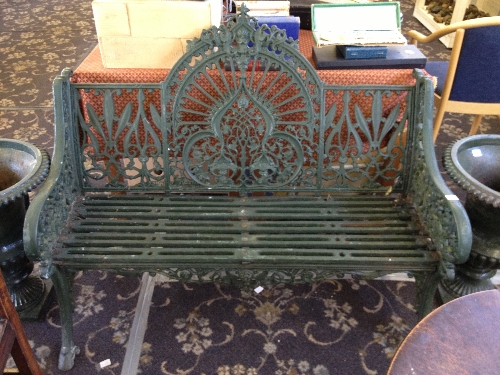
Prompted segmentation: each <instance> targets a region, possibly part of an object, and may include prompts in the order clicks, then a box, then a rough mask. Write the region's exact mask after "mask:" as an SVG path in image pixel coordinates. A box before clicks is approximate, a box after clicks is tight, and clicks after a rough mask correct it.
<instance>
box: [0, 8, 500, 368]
mask: <svg viewBox="0 0 500 375" xmlns="http://www.w3.org/2000/svg"><path fill="white" fill-rule="evenodd" d="M401 7H402V11H403V13H404V18H403V33H406V32H407V31H408V30H410V29H418V30H420V31H422V32H425V33H427V31H426V30H425V28H424V27H423V26H422V25H421V24H420V23H419V22H418V21H417V20H415V19H414V18H413V17H412V11H413V7H414V4H413V2H411V0H404V1H402V2H401ZM96 43H97V38H96V35H95V28H94V23H93V18H92V8H91V1H90V0H83V1H77V2H68V1H63V0H44V1H41V0H0V137H1V138H14V139H20V140H24V141H28V142H31V143H34V144H36V145H38V146H40V147H43V148H46V149H48V150H49V151H50V150H51V149H52V143H53V129H52V126H53V125H52V123H53V110H52V94H51V81H52V79H53V78H54V76H55V75H56V74H58V73H59V72H60V71H61V70H62V69H63V68H64V67H73V68H74V67H76V66H77V65H78V62H79V61H81V60H82V59H83V57H85V55H86V54H87V53H88V52H89V51H90V50H91V48H93V47H94V46H95V45H96ZM422 51H423V52H424V53H425V54H426V55H427V57H428V59H430V60H444V59H448V58H449V54H450V51H449V50H447V49H446V48H445V47H444V46H443V45H442V44H441V43H440V42H433V43H431V44H429V45H426V46H422ZM470 123H471V118H470V116H463V115H447V117H446V118H445V121H444V125H443V126H442V131H441V133H440V136H439V138H438V140H437V143H436V152H437V155H438V160H439V159H440V156H441V153H442V149H443V147H444V146H446V145H448V144H449V143H450V142H452V141H453V140H456V139H459V138H462V137H464V136H466V135H467V133H468V131H469V126H470ZM480 132H481V133H500V124H499V123H498V119H497V118H494V117H489V118H486V119H485V120H484V121H483V123H482V125H481V129H480ZM445 177H446V176H445ZM449 184H450V187H451V188H452V189H453V190H454V191H455V192H456V193H457V194H460V190H459V189H457V187H456V186H455V185H453V184H452V183H451V182H449ZM139 290H140V279H139V278H138V277H122V276H116V275H114V274H106V273H102V272H88V273H86V274H78V275H77V279H76V283H75V298H76V304H75V312H74V319H75V341H76V342H77V344H78V345H79V346H80V348H81V354H80V355H79V356H78V357H77V359H76V364H75V367H74V369H73V370H72V371H71V372H70V374H74V375H77V374H78V375H87V374H95V373H102V374H110V375H111V374H119V373H120V371H121V365H122V362H123V358H124V353H125V346H126V343H127V340H128V335H129V331H130V326H131V324H132V320H133V317H134V310H135V305H136V303H137V298H138V294H139ZM414 300H415V287H414V283H413V282H412V281H410V280H406V281H381V280H376V281H369V282H365V281H356V280H332V281H328V282H323V283H319V284H316V285H312V286H293V287H290V286H281V287H276V288H273V289H265V290H264V291H263V292H262V293H260V294H256V293H248V292H245V291H241V290H239V289H237V288H234V287H227V286H221V287H218V286H215V285H201V286H199V285H184V284H179V283H161V284H159V285H157V287H156V289H155V292H154V295H153V304H152V306H151V311H150V317H149V323H148V330H147V332H146V337H145V340H144V344H143V347H142V356H141V359H140V373H141V374H148V375H149V374H151V375H155V374H193V375H201V374H205V375H215V374H217V375H256V374H259V375H285V374H290V375H306V374H307V375H334V374H339V375H340V374H342V375H348V374H353V375H358V374H369V375H374V374H385V372H386V371H387V368H388V366H389V363H390V361H391V357H392V355H393V354H394V352H395V350H396V349H397V347H398V345H399V343H400V342H401V341H402V340H403V339H404V337H405V336H406V335H407V334H408V332H409V331H410V330H411V328H412V327H413V326H414V325H415V324H416V322H417V320H416V315H415V309H414V305H413V304H414ZM25 329H26V332H27V335H28V337H29V339H30V341H31V343H32V345H33V347H34V351H35V354H36V357H37V359H38V360H39V362H40V364H41V366H42V368H43V369H44V373H46V374H60V373H61V372H60V371H58V370H57V358H58V352H59V346H60V337H59V336H60V327H59V310H58V306H57V303H56V301H55V298H54V299H53V301H52V304H51V305H50V306H48V308H47V311H46V313H45V314H44V316H43V319H42V320H41V321H39V322H31V323H25ZM106 359H109V360H110V362H111V365H110V366H107V367H105V368H103V369H101V368H100V366H99V363H100V362H101V361H104V360H106Z"/></svg>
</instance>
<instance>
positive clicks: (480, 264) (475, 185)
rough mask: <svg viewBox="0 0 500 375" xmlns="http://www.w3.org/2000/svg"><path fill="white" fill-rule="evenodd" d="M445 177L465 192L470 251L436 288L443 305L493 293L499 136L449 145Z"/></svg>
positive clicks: (498, 262)
mask: <svg viewBox="0 0 500 375" xmlns="http://www.w3.org/2000/svg"><path fill="white" fill-rule="evenodd" d="M444 167H445V169H446V171H447V173H448V174H449V175H450V177H451V178H453V180H454V181H455V182H457V184H458V185H460V187H462V188H463V189H465V190H466V191H467V197H466V200H465V210H466V211H467V214H468V215H469V219H470V222H471V226H472V234H473V240H472V250H471V254H470V256H469V258H468V259H467V261H466V262H465V263H464V264H461V265H459V266H457V269H456V277H455V279H454V280H453V281H445V282H442V283H441V285H440V288H439V289H440V294H441V297H442V298H443V301H444V302H447V301H449V300H451V299H454V298H457V297H461V296H464V295H467V294H471V293H474V292H479V291H483V290H488V289H494V288H495V287H494V286H493V284H492V282H491V280H490V279H491V277H493V276H494V275H495V273H496V271H497V269H498V268H500V135H474V136H470V137H466V138H463V139H461V140H459V141H457V142H456V143H454V144H452V145H450V146H449V147H448V148H447V149H446V151H445V155H444Z"/></svg>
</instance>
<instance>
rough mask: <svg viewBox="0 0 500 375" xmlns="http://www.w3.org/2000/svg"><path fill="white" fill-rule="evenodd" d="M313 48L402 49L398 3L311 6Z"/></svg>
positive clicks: (403, 42)
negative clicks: (370, 46)
mask: <svg viewBox="0 0 500 375" xmlns="http://www.w3.org/2000/svg"><path fill="white" fill-rule="evenodd" d="M311 20H312V32H313V37H314V41H315V42H316V46H318V47H321V46H326V45H332V44H335V45H365V46H366V45H404V44H406V43H407V42H406V38H405V37H404V36H403V34H401V31H400V30H401V11H400V8H399V3H398V2H374V3H355V4H353V3H345V4H313V5H312V6H311Z"/></svg>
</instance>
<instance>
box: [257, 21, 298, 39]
mask: <svg viewBox="0 0 500 375" xmlns="http://www.w3.org/2000/svg"><path fill="white" fill-rule="evenodd" d="M255 18H256V19H257V22H258V23H259V25H261V26H262V25H264V24H266V25H267V26H269V27H271V26H273V25H275V26H276V27H277V28H278V29H282V30H285V31H286V36H287V37H291V38H293V39H295V40H297V39H299V29H300V18H299V17H294V16H256V17H255Z"/></svg>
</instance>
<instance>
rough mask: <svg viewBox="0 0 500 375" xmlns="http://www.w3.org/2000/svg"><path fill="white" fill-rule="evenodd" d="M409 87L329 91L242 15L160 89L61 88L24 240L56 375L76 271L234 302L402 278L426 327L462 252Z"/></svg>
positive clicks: (68, 362) (426, 116)
mask: <svg viewBox="0 0 500 375" xmlns="http://www.w3.org/2000/svg"><path fill="white" fill-rule="evenodd" d="M255 61H259V64H255V63H253V62H255ZM414 77H415V83H414V84H413V85H398V86H336V85H327V84H325V83H324V82H322V81H321V80H320V79H319V77H318V75H317V74H316V71H315V70H314V68H313V67H312V66H311V65H310V63H309V62H308V61H307V60H306V59H305V58H304V57H303V56H302V55H301V54H300V53H299V52H298V50H297V42H295V41H293V40H291V39H287V38H286V35H285V34H284V32H282V31H280V30H277V29H275V28H269V27H267V26H265V25H264V26H259V25H257V24H256V22H255V20H254V19H252V18H251V17H248V16H247V14H246V10H245V9H244V8H243V9H241V11H240V13H238V14H237V15H236V16H235V17H234V18H233V19H231V20H230V21H229V23H228V25H227V26H221V27H220V28H212V29H210V30H205V31H204V32H203V33H202V35H201V37H200V38H199V39H195V40H194V41H192V42H191V43H190V44H189V49H188V51H187V52H186V54H185V55H184V56H183V57H182V58H181V59H180V60H179V61H178V63H177V64H176V65H175V66H174V68H173V69H172V70H171V71H170V73H169V75H168V77H167V78H166V80H165V81H164V82H161V83H158V84H151V83H148V84H145V83H137V84H125V83H124V84H119V83H103V84H91V83H88V84H86V83H85V84H84V83H72V82H71V71H70V70H65V71H64V72H63V73H62V74H61V75H60V76H58V77H57V78H56V79H55V81H54V102H55V107H54V108H55V125H56V127H55V147H54V155H53V160H52V167H51V170H50V174H49V177H48V179H47V181H46V183H45V184H44V185H43V186H42V187H41V188H40V190H39V191H38V193H37V195H36V196H35V199H34V200H33V202H32V203H31V205H30V208H29V210H28V213H27V215H26V222H25V236H24V243H25V250H26V253H27V255H28V256H29V257H30V259H32V260H35V261H39V262H40V272H41V274H42V276H43V277H46V278H49V277H50V278H51V279H52V280H53V282H54V286H55V290H56V292H57V297H58V301H59V305H60V312H61V325H62V348H61V354H60V359H59V367H60V368H61V369H64V370H68V369H70V368H71V367H72V366H73V363H74V356H75V354H76V353H77V352H78V348H77V346H76V345H75V343H74V342H73V321H72V312H73V296H72V282H73V278H74V273H75V272H77V271H80V270H84V271H85V270H92V269H99V270H105V271H106V270H109V271H113V272H118V273H123V274H141V273H144V272H149V273H152V274H156V273H160V274H164V275H167V276H168V277H170V278H172V279H177V280H180V281H183V282H187V281H198V282H218V283H228V282H231V283H235V284H236V285H239V286H241V287H243V288H250V287H252V286H256V285H264V284H267V285H272V284H276V283H282V282H285V283H303V282H315V281H319V280H323V279H325V278H329V277H334V276H341V275H343V274H351V275H353V276H354V277H359V278H362V277H365V278H369V277H377V276H381V275H384V274H389V273H393V272H407V273H409V274H411V275H413V276H415V279H416V283H417V301H416V306H417V311H418V315H419V317H423V316H425V315H426V314H427V313H428V312H429V311H430V310H431V309H432V300H433V295H434V293H435V291H436V288H437V285H438V283H439V281H440V280H441V279H442V278H444V277H452V276H453V266H454V264H457V263H460V262H463V261H465V260H466V259H467V257H468V254H469V252H470V247H471V238H472V235H471V230H470V225H469V221H468V218H467V215H466V214H465V211H464V209H463V207H462V205H461V204H460V202H459V201H457V200H453V199H448V198H449V196H450V195H452V193H451V191H450V190H449V189H448V188H447V187H446V185H445V183H444V181H443V180H442V178H441V176H440V174H439V171H438V168H437V164H436V160H435V154H434V148H433V142H432V109H433V108H432V107H433V103H432V97H433V86H432V82H431V80H430V78H429V77H426V75H425V74H424V73H423V72H422V71H418V70H416V71H415V72H414ZM152 94H155V95H152ZM158 98H159V99H158ZM367 103H368V104H367Z"/></svg>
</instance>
